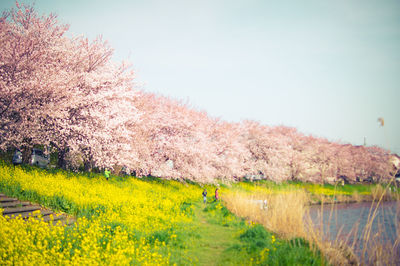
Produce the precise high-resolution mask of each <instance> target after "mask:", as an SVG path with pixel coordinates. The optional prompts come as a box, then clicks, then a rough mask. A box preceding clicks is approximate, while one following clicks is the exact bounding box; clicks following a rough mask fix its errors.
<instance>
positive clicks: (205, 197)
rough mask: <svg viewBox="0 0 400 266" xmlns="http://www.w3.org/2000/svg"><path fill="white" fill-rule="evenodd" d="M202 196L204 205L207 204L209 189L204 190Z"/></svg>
mask: <svg viewBox="0 0 400 266" xmlns="http://www.w3.org/2000/svg"><path fill="white" fill-rule="evenodd" d="M202 195H203V203H207V189H204V190H203V193H202Z"/></svg>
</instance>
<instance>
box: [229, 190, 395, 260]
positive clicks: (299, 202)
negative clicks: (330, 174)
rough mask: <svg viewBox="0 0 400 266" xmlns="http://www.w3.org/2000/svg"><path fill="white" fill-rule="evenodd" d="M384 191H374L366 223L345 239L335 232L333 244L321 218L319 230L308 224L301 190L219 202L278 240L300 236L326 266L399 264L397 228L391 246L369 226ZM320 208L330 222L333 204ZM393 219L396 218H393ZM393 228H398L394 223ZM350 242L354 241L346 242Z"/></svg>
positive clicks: (240, 196)
mask: <svg viewBox="0 0 400 266" xmlns="http://www.w3.org/2000/svg"><path fill="white" fill-rule="evenodd" d="M377 187H380V186H377ZM387 191H388V190H387V189H383V191H382V190H380V188H377V189H376V191H375V192H374V193H375V198H376V199H377V203H376V204H374V205H373V207H371V210H370V214H369V217H368V221H367V224H366V225H365V226H364V227H363V228H359V224H355V225H354V227H353V229H352V230H351V232H350V233H348V234H347V237H345V238H343V237H341V235H342V232H341V230H339V232H338V233H337V236H335V237H331V238H330V239H334V240H333V241H332V240H329V238H328V237H327V230H326V228H327V227H329V224H328V225H325V226H324V224H323V222H322V221H323V217H321V222H320V225H319V227H318V226H315V225H314V224H313V223H312V222H311V218H310V215H309V207H308V205H309V202H310V199H309V194H307V193H306V192H305V191H303V190H295V191H282V192H280V193H271V192H269V193H265V194H262V193H257V194H253V195H251V194H248V193H245V192H234V193H230V194H226V195H223V200H224V202H225V204H226V206H227V208H228V209H229V210H230V211H232V212H233V213H234V214H235V215H237V216H240V217H245V218H246V219H248V220H251V221H253V222H256V223H260V224H262V225H264V226H265V227H266V228H267V229H268V230H270V231H272V232H275V233H276V234H278V235H279V236H280V237H282V238H285V239H291V238H295V237H301V238H304V239H306V240H307V241H308V242H309V243H310V245H311V248H317V249H318V250H320V251H321V252H322V254H323V255H324V257H325V258H326V259H327V260H328V262H329V263H330V264H333V265H358V264H360V263H361V264H367V265H368V264H374V265H379V264H381V265H399V264H398V263H399V260H398V257H399V253H398V252H399V250H400V228H397V231H396V232H397V237H396V240H395V243H394V245H392V244H387V243H385V242H384V241H383V239H382V238H381V237H380V236H381V235H382V234H383V231H384V227H383V226H380V227H379V228H380V229H379V230H378V231H377V232H372V224H373V222H374V221H375V219H376V217H377V210H378V208H379V204H380V202H382V200H383V199H384V198H385V195H386V193H387ZM263 200H267V202H268V207H267V208H266V209H263V208H261V207H262V206H261V205H260V204H258V202H260V201H263ZM323 208H329V209H330V211H329V213H330V214H329V216H330V217H329V219H328V220H329V221H332V219H333V218H332V217H333V213H334V212H335V211H336V204H327V205H324V204H321V213H323ZM398 210H399V208H398ZM397 215H400V214H397ZM394 217H397V216H396V215H394ZM332 222H333V221H332ZM397 226H398V227H400V226H399V225H398V224H397ZM359 231H361V236H362V237H361V238H359V237H357V236H356V235H357V234H359ZM339 236H340V237H339ZM350 239H354V240H353V241H350ZM359 246H362V247H363V250H362V252H361V256H360V255H359V256H357V255H355V252H354V250H355V248H356V247H359Z"/></svg>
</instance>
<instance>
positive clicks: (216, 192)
mask: <svg viewBox="0 0 400 266" xmlns="http://www.w3.org/2000/svg"><path fill="white" fill-rule="evenodd" d="M217 200H219V194H218V188H217V189H215V201H217Z"/></svg>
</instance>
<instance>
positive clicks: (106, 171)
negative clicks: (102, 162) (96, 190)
mask: <svg viewBox="0 0 400 266" xmlns="http://www.w3.org/2000/svg"><path fill="white" fill-rule="evenodd" d="M110 173H111V172H110V170H109V169H108V168H106V169H105V170H104V176H105V177H106V179H107V180H108V178H109V177H110Z"/></svg>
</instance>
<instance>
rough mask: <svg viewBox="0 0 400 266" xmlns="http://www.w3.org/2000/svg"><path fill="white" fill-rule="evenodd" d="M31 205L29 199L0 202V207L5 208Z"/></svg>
mask: <svg viewBox="0 0 400 266" xmlns="http://www.w3.org/2000/svg"><path fill="white" fill-rule="evenodd" d="M28 205H31V203H30V202H29V201H10V202H3V203H0V208H7V207H13V208H15V207H22V206H28Z"/></svg>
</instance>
